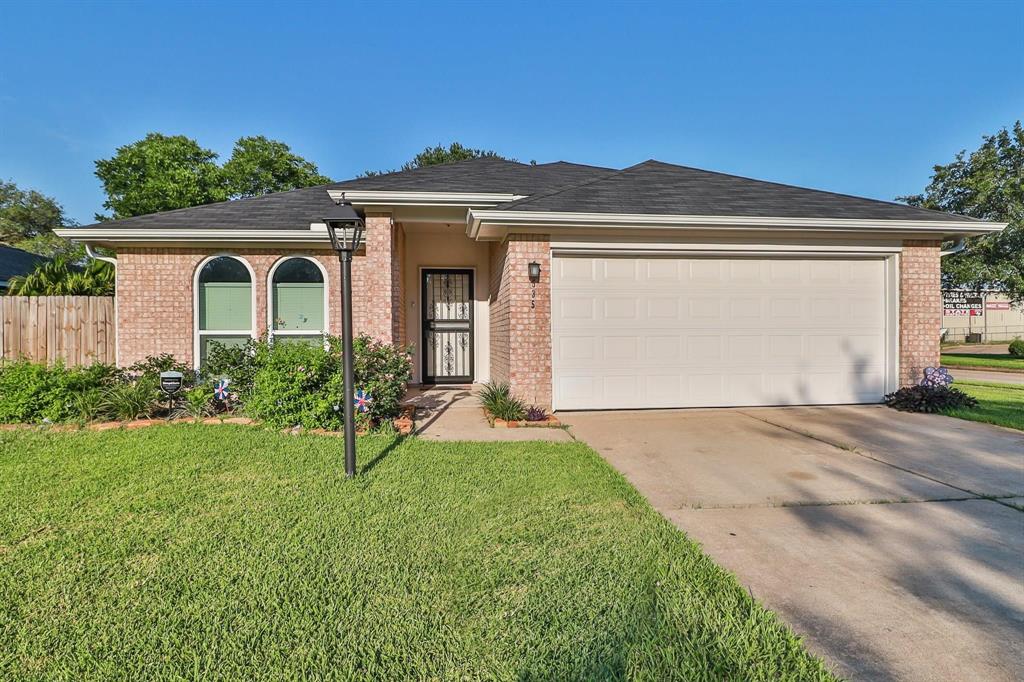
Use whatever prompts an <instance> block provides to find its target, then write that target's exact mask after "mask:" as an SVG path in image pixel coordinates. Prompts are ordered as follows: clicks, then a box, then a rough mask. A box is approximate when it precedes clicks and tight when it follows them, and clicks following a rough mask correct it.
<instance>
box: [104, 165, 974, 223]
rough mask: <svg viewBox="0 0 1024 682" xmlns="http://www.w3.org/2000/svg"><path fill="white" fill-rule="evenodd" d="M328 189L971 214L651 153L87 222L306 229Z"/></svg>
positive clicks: (425, 171) (463, 172)
mask: <svg viewBox="0 0 1024 682" xmlns="http://www.w3.org/2000/svg"><path fill="white" fill-rule="evenodd" d="M327 190H364V191H365V190H371V191H372V190H377V191H385V192H386V191H407V192H473V193H477V192H480V193H502V194H519V195H527V198H526V199H521V200H519V201H514V202H509V203H506V204H502V205H501V206H499V208H500V209H502V210H519V211H558V212H569V213H646V214H666V215H716V216H728V215H735V216H770V217H794V218H795V217H802V218H803V217H806V218H866V219H879V220H935V221H949V220H962V221H971V220H973V219H972V218H967V217H964V216H955V215H949V214H946V213H940V212H937V211H929V210H926V209H922V208H914V207H910V206H905V205H903V204H894V203H890V202H886V201H877V200H874V199H863V198H860V197H852V196H848V195H845V194H836V193H833V192H824V191H820V190H813V189H805V188H802V187H793V186H791V185H781V184H778V183H774V182H765V181H762V180H751V179H749V178H743V177H739V176H735V175H726V174H724V173H715V172H711V171H704V170H699V169H696V168H688V167H686V166H675V165H672V164H668V163H662V162H660V161H645V162H643V163H641V164H638V165H636V166H632V167H630V168H627V169H625V170H621V171H616V170H614V169H610V168H601V167H598V166H585V165H581V164H575V163H567V162H565V161H557V162H555V163H544V164H537V165H533V164H525V163H518V162H516V161H508V160H506V159H499V158H495V157H483V158H477V159H469V160H466V161H458V162H455V163H448V164H441V165H437V166H427V167H425V168H416V169H413V170H408V171H399V172H396V173H388V174H386V175H378V176H374V177H368V178H357V179H355V180H347V181H344V182H334V183H330V184H327V185H320V186H317V187H306V188H303V189H296V190H291V191H289V192H277V193H275V194H267V195H264V196H260V197H253V198H250V199H238V200H236V201H225V202H220V203H217V204H207V205H206V206H195V207H192V208H182V209H178V210H175V211H164V212H162V213H153V214H150V215H144V216H137V217H134V218H125V219H123V220H112V221H108V222H104V223H99V224H97V225H89V226H87V227H104V228H122V227H123V228H164V229H174V228H194V229H204V228H206V229H268V230H269V229H276V230H282V229H296V230H298V229H303V230H304V229H307V228H308V227H309V223H310V222H311V221H312V219H313V218H314V217H315V216H316V215H317V214H318V213H320V212H321V211H323V210H324V209H325V208H328V207H329V206H331V199H330V196H329V195H328V194H327Z"/></svg>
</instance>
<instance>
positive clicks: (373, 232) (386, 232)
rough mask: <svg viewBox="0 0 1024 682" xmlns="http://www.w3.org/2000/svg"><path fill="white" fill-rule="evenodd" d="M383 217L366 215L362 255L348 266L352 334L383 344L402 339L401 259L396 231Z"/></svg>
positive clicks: (388, 220)
mask: <svg viewBox="0 0 1024 682" xmlns="http://www.w3.org/2000/svg"><path fill="white" fill-rule="evenodd" d="M399 229H400V228H399V227H397V226H396V225H394V224H393V222H392V220H391V216H390V215H387V214H372V213H367V215H366V236H365V243H366V255H365V256H357V257H356V258H355V259H354V262H353V263H352V279H353V295H352V298H353V300H352V324H353V327H354V329H355V332H356V334H369V335H370V336H372V337H373V338H375V339H378V340H380V341H384V342H386V343H398V342H400V341H401V339H402V329H401V319H402V310H401V307H402V258H401V253H400V251H401V248H402V245H401V244H400V243H399V241H400V238H399V237H398V235H397V231H398V230H399Z"/></svg>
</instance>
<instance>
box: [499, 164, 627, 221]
mask: <svg viewBox="0 0 1024 682" xmlns="http://www.w3.org/2000/svg"><path fill="white" fill-rule="evenodd" d="M644 163H647V162H646V161H643V162H641V163H638V164H634V165H632V166H628V167H626V168H622V169H620V170H615V169H609V171H610V172H609V173H608V174H607V175H602V176H601V177H599V178H592V179H590V180H585V181H584V182H579V183H576V184H575V185H566V186H565V187H559V188H557V189H553V190H551V191H550V192H544V193H543V194H532V195H530V196H528V197H526V198H525V199H517V200H515V201H510V202H508V203H505V204H501V205H500V206H498V207H497V208H498V210H500V211H504V210H506V209H509V208H516V207H518V206H522V205H525V204H529V203H530V202H531V201H534V200H538V199H544V198H547V197H551V196H554V195H556V194H561V193H562V192H568V191H570V190H574V189H579V188H581V187H586V186H587V185H592V184H594V183H595V182H601V181H602V180H607V179H608V178H610V177H613V176H615V175H621V174H622V173H625V172H626V171H628V170H632V169H634V168H636V167H638V166H641V165H643V164H644ZM594 167H595V168H601V166H594Z"/></svg>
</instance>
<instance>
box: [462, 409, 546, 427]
mask: <svg viewBox="0 0 1024 682" xmlns="http://www.w3.org/2000/svg"><path fill="white" fill-rule="evenodd" d="M481 409H482V410H483V411H484V418H485V419H487V421H488V422H490V424H491V428H496V429H520V428H524V429H557V428H561V426H562V422H561V421H559V419H558V417H556V416H555V415H553V414H549V415H548V416H546V417H544V419H541V420H540V421H535V422H531V421H527V420H525V419H520V420H519V421H507V420H505V419H499V418H498V417H495V416H494V415H493V414H491V413H490V412H488V411H487V408H486V407H484V408H481Z"/></svg>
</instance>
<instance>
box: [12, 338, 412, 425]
mask: <svg viewBox="0 0 1024 682" xmlns="http://www.w3.org/2000/svg"><path fill="white" fill-rule="evenodd" d="M354 349H355V353H354V356H353V359H352V362H353V370H354V371H353V374H354V383H355V387H356V389H357V390H361V391H362V392H363V394H364V397H365V398H367V399H366V400H365V403H364V404H365V405H366V408H367V409H366V411H365V412H357V413H356V421H357V423H358V424H359V425H360V426H361V427H364V428H365V427H371V426H380V425H384V424H387V423H389V422H390V420H391V419H393V418H394V417H397V416H398V414H399V412H400V409H399V408H400V401H401V399H402V396H403V395H404V393H405V385H406V382H408V381H409V377H410V375H411V372H412V360H411V358H410V356H409V352H408V350H407V349H405V348H399V347H396V346H392V345H389V344H385V343H379V342H376V341H373V340H371V339H370V338H369V337H365V336H363V337H359V338H357V339H356V340H355V343H354ZM343 369H344V364H343V362H342V353H341V341H340V339H337V338H333V337H332V338H328V339H327V342H326V344H324V345H320V344H316V345H310V344H308V343H303V342H289V341H288V340H281V339H279V340H278V341H277V342H275V343H270V342H268V341H266V340H260V341H250V342H249V343H248V344H246V345H244V346H242V347H240V348H227V347H224V346H220V345H219V344H210V349H209V354H208V358H207V364H206V365H205V366H204V367H203V369H202V371H201V372H199V373H196V372H194V371H192V370H191V369H190V368H188V367H187V366H185V365H182V364H181V363H179V362H177V361H176V360H175V359H174V357H173V356H171V355H166V354H165V355H160V356H156V357H150V358H146V360H144V361H142V362H139V363H136V364H134V365H132V366H131V367H129V368H128V369H127V370H124V371H122V370H118V369H117V368H115V367H112V366H110V365H93V366H91V367H87V368H83V367H75V368H71V369H68V368H65V367H63V366H62V365H55V366H53V367H47V366H46V365H41V364H36V363H33V362H28V361H18V362H11V363H7V364H3V365H0V423H2V422H7V423H13V422H24V423H38V422H44V421H48V422H60V421H71V420H79V421H96V420H103V419H136V418H138V417H144V416H164V415H167V416H170V417H172V418H173V417H182V416H189V417H200V416H203V415H205V414H208V413H212V412H234V411H238V410H242V411H244V412H246V413H247V414H248V415H249V416H251V417H254V418H256V419H259V420H262V421H265V422H267V423H268V424H269V425H271V426H277V427H289V426H295V425H301V426H304V427H307V428H314V427H316V428H325V429H340V428H341V426H342V421H343V419H344V401H343V386H344V373H343ZM167 370H176V371H180V372H181V373H182V374H183V388H182V391H181V392H180V393H179V394H178V395H177V396H175V397H174V399H173V400H168V399H167V398H166V397H165V396H164V395H163V394H162V393H161V392H160V391H159V388H158V385H159V374H160V372H161V371H167Z"/></svg>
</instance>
